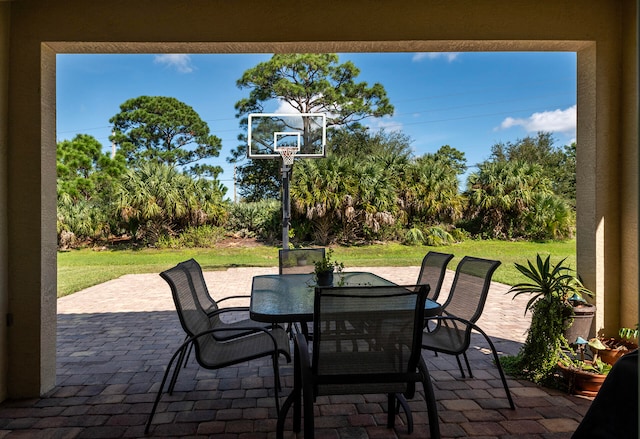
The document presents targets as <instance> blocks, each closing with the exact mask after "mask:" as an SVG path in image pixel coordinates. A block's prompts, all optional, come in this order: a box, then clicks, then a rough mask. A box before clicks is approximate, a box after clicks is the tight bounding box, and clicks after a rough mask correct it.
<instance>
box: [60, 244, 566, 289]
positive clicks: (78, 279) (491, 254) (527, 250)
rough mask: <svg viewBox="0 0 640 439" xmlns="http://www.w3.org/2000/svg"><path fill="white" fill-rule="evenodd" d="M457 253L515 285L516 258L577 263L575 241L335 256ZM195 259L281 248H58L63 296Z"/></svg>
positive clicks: (254, 258) (210, 262)
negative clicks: (494, 266) (484, 262)
mask: <svg viewBox="0 0 640 439" xmlns="http://www.w3.org/2000/svg"><path fill="white" fill-rule="evenodd" d="M429 250H434V251H439V252H443V253H453V254H454V255H455V258H454V259H453V260H452V261H451V262H450V263H449V268H450V269H454V268H455V267H456V266H457V264H458V262H459V261H460V259H462V257H463V256H467V255H468V256H476V257H482V258H489V259H497V260H499V261H501V262H502V265H501V266H500V267H499V268H498V270H497V271H496V273H495V274H494V276H493V280H495V281H497V282H502V283H506V284H509V285H513V284H515V283H517V282H519V281H521V280H523V279H524V278H523V277H522V276H521V275H520V273H519V272H518V271H517V270H516V269H515V268H514V266H513V263H514V262H520V263H525V262H526V260H527V259H533V258H535V256H536V253H541V254H544V255H546V254H551V256H552V258H551V260H552V262H557V261H559V260H560V259H562V258H565V257H566V258H567V262H568V263H569V264H570V266H571V267H575V265H576V264H575V260H576V243H575V240H570V241H563V242H550V243H536V242H507V241H471V240H470V241H465V242H461V243H458V244H454V245H450V246H443V247H427V246H405V245H401V244H395V243H394V244H376V245H369V246H361V247H357V246H354V247H336V248H335V249H334V256H335V258H336V259H337V260H339V261H341V262H344V264H345V266H346V267H384V266H396V267H398V266H412V265H413V266H417V265H420V263H421V262H422V258H423V257H424V255H425V254H426V253H427V252H428V251H429ZM189 258H195V259H196V260H197V261H198V262H199V263H200V265H202V267H203V269H205V270H224V269H226V268H229V267H250V266H254V267H255V266H259V267H276V266H277V265H278V248H277V247H269V246H257V247H224V248H213V249H184V250H156V249H145V250H104V251H94V250H91V249H83V250H73V251H68V252H59V253H58V297H62V296H65V295H68V294H72V293H75V292H76V291H79V290H82V289H84V288H88V287H90V286H93V285H97V284H99V283H102V282H106V281H108V280H110V279H115V278H117V277H120V276H122V275H124V274H136V273H160V272H161V271H163V270H166V269H167V268H170V267H172V266H173V265H175V264H177V263H178V262H180V261H184V260H186V259H189Z"/></svg>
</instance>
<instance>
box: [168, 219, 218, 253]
mask: <svg viewBox="0 0 640 439" xmlns="http://www.w3.org/2000/svg"><path fill="white" fill-rule="evenodd" d="M224 236H225V230H224V228H222V227H216V226H212V225H209V224H205V225H202V226H198V227H187V228H186V229H185V230H184V231H183V232H182V233H180V234H179V235H177V236H168V235H166V234H164V235H162V236H160V237H159V238H158V241H157V242H156V246H157V247H158V248H212V247H215V245H216V244H217V243H218V242H220V241H221V240H222V239H223V238H224Z"/></svg>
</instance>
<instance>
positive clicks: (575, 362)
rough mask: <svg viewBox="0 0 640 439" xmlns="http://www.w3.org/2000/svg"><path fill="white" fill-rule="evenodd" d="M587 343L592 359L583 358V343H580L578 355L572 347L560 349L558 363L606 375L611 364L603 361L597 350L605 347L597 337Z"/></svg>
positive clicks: (570, 367)
mask: <svg viewBox="0 0 640 439" xmlns="http://www.w3.org/2000/svg"><path fill="white" fill-rule="evenodd" d="M587 345H588V346H589V349H590V350H591V351H592V352H593V359H592V360H591V361H587V360H585V359H584V345H582V346H581V347H580V352H579V355H576V353H575V352H574V351H573V350H572V349H568V350H566V351H562V352H561V354H560V359H559V362H560V364H562V365H563V366H564V367H566V368H569V369H574V370H581V371H583V372H591V373H597V374H600V375H607V374H608V373H609V371H610V370H611V365H610V364H607V363H605V362H604V361H602V360H601V359H600V358H599V357H598V352H599V351H602V350H605V349H606V348H607V347H606V346H605V345H603V344H602V342H601V341H600V340H598V339H597V338H592V339H590V340H589V342H588V343H587Z"/></svg>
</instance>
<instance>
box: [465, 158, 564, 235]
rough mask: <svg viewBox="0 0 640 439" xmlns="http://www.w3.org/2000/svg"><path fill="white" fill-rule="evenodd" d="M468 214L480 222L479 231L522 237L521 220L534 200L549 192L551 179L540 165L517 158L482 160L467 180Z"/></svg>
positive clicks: (523, 232)
mask: <svg viewBox="0 0 640 439" xmlns="http://www.w3.org/2000/svg"><path fill="white" fill-rule="evenodd" d="M468 187H469V189H468V190H467V197H468V199H469V212H468V216H469V218H471V219H472V220H476V221H477V222H478V223H479V228H480V232H482V233H486V234H488V235H490V236H493V237H499V238H513V237H518V236H525V235H526V234H527V233H528V232H527V227H528V225H527V224H526V223H525V222H523V221H522V219H523V217H524V216H525V215H526V214H527V213H528V212H529V211H530V210H531V208H532V206H534V204H535V201H536V200H537V198H536V196H541V195H551V194H552V193H553V191H552V189H551V182H550V181H549V179H548V178H546V177H544V176H543V173H542V169H541V167H540V166H538V165H535V164H529V163H523V162H518V161H511V162H485V163H483V164H481V165H480V168H479V170H478V172H477V173H473V174H471V175H470V176H469V179H468Z"/></svg>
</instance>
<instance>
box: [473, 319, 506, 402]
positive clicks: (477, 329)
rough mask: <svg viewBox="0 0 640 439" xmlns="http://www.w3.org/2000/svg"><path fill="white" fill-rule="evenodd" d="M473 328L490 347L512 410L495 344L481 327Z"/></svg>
mask: <svg viewBox="0 0 640 439" xmlns="http://www.w3.org/2000/svg"><path fill="white" fill-rule="evenodd" d="M473 329H475V330H476V331H478V332H479V333H480V334H482V336H483V337H484V339H485V340H487V343H488V344H489V347H490V348H491V353H492V354H493V361H494V362H495V364H496V367H497V368H498V373H499V374H500V379H501V380H502V387H504V391H505V393H506V394H507V399H508V400H509V407H511V409H512V410H515V408H516V406H515V404H514V403H513V398H512V397H511V391H510V390H509V384H507V378H506V377H505V375H504V370H503V369H502V365H501V364H500V358H499V357H498V351H496V347H495V345H494V344H493V342H492V341H491V339H490V338H489V336H488V335H487V334H486V333H485V332H484V331H483V330H482V329H480V328H478V327H477V326H474V328H473Z"/></svg>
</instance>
